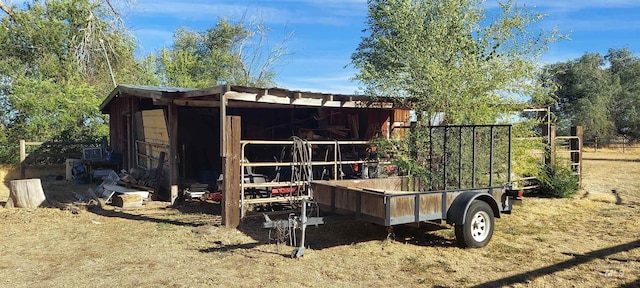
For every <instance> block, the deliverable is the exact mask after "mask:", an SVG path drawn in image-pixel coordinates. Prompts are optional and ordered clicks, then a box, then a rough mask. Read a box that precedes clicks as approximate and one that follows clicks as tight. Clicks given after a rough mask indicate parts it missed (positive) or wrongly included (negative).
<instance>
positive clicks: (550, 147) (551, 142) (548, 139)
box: [542, 125, 556, 165]
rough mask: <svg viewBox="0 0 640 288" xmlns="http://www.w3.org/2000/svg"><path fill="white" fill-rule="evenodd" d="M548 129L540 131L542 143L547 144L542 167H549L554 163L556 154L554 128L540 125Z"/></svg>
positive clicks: (553, 126)
mask: <svg viewBox="0 0 640 288" xmlns="http://www.w3.org/2000/svg"><path fill="white" fill-rule="evenodd" d="M542 127H547V128H548V129H542V138H543V139H542V141H543V142H545V143H546V144H547V147H545V151H544V165H550V164H552V163H554V162H555V160H556V159H555V154H556V153H555V152H556V126H555V125H542Z"/></svg>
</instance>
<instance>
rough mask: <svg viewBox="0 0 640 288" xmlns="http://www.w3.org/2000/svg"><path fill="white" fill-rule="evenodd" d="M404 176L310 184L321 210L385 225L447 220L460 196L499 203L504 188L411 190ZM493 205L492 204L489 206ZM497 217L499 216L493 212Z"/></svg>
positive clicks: (502, 207)
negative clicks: (482, 197) (489, 198)
mask: <svg viewBox="0 0 640 288" xmlns="http://www.w3.org/2000/svg"><path fill="white" fill-rule="evenodd" d="M408 182H409V181H408V179H407V178H406V177H397V178H382V179H362V180H338V181H314V182H312V184H311V187H312V189H313V195H314V199H315V200H316V201H317V203H318V205H319V207H320V209H321V210H322V211H325V212H330V213H333V214H339V215H350V216H353V217H354V218H355V219H356V220H362V221H367V222H371V223H375V224H379V225H384V226H392V225H400V224H407V223H416V222H421V221H430V220H440V219H447V212H448V211H449V210H450V208H451V205H452V204H453V202H454V200H455V199H456V197H458V195H460V194H462V193H474V194H483V195H484V194H488V195H491V196H492V198H493V199H496V200H497V201H500V200H502V198H503V197H502V195H503V194H504V192H505V187H504V186H498V187H484V188H474V189H457V190H446V191H410V190H408V189H407V188H408V184H409V183H408ZM497 201H493V202H494V203H489V205H490V206H492V209H494V210H498V211H500V212H502V213H508V212H509V211H510V210H511V206H510V205H509V203H508V202H507V203H498V202H497ZM492 204H495V205H492ZM498 211H494V214H495V215H496V217H500V216H499V215H500V213H495V212H498Z"/></svg>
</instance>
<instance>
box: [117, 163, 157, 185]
mask: <svg viewBox="0 0 640 288" xmlns="http://www.w3.org/2000/svg"><path fill="white" fill-rule="evenodd" d="M118 177H119V178H120V182H122V183H123V184H125V185H127V184H130V185H136V186H142V187H146V188H149V189H153V188H154V187H156V185H157V184H158V183H159V181H160V180H161V179H160V178H161V177H160V174H159V173H158V170H157V169H156V168H152V169H150V170H145V169H140V168H131V169H129V171H126V170H124V169H123V170H122V171H120V174H118Z"/></svg>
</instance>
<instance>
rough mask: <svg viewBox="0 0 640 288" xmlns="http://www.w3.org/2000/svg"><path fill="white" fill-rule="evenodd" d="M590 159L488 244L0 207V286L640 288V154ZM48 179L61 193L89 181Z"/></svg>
mask: <svg viewBox="0 0 640 288" xmlns="http://www.w3.org/2000/svg"><path fill="white" fill-rule="evenodd" d="M584 158H585V163H584V168H583V173H584V180H583V186H584V189H583V191H581V192H580V193H579V194H578V195H576V196H575V197H573V198H571V199H539V198H526V199H525V201H524V203H523V205H521V206H517V207H515V210H514V213H513V214H512V215H504V216H503V218H501V219H498V220H496V231H495V234H494V236H493V239H492V241H491V243H490V244H489V245H488V246H487V247H485V248H482V249H461V248H458V247H457V246H455V243H454V241H453V240H454V233H453V230H452V229H448V227H445V226H430V227H428V228H427V229H421V230H414V231H405V233H402V234H399V235H398V236H397V237H396V239H395V240H387V233H386V229H385V228H384V227H380V226H376V225H372V224H367V223H359V222H350V223H342V224H333V225H325V226H321V227H318V228H315V227H313V228H310V229H309V230H308V231H309V233H308V236H309V239H308V244H309V247H310V249H308V250H307V252H306V254H305V256H304V257H302V258H301V259H290V258H289V257H288V255H289V253H290V252H291V250H292V249H291V247H281V248H280V249H278V247H276V245H274V244H269V234H268V231H267V230H264V229H262V228H261V227H260V225H261V222H260V221H259V219H255V220H248V221H244V222H243V224H242V226H241V228H240V229H238V230H235V229H225V228H222V227H218V226H217V225H218V224H219V222H220V217H219V216H218V215H216V213H218V214H219V205H215V204H212V203H206V202H192V203H188V204H186V205H184V206H182V207H180V209H173V208H167V207H166V206H167V203H158V202H155V203H149V204H148V205H146V206H145V207H143V208H138V209H129V210H120V209H114V208H113V207H111V206H105V207H103V208H98V207H96V208H93V209H88V210H79V211H77V213H75V214H74V213H73V212H76V211H72V210H61V209H55V208H46V209H45V208H38V209H5V208H0V230H1V231H2V241H0V248H1V252H0V287H217V286H226V287H285V286H286V287H298V286H302V287H382V286H386V287H389V286H395V287H501V286H505V287H640V189H639V188H638V187H640V177H639V176H640V153H638V154H636V153H625V154H622V153H620V152H598V153H585V155H584ZM5 180H8V179H5ZM43 186H44V189H45V192H46V193H47V194H48V195H54V196H55V197H61V198H64V197H68V196H70V195H72V192H77V193H82V192H83V191H86V189H87V187H88V186H82V185H75V184H69V183H65V182H64V181H55V180H51V181H44V180H43ZM612 189H615V190H617V191H618V195H619V198H616V197H615V196H614V195H613V194H611V190H612ZM7 195H8V192H7V191H6V188H5V189H4V190H2V189H0V200H1V201H4V199H6V197H7ZM408 230H410V229H408Z"/></svg>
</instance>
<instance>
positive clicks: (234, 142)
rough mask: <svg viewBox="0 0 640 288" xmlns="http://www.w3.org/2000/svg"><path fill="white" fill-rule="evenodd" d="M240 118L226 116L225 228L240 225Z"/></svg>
mask: <svg viewBox="0 0 640 288" xmlns="http://www.w3.org/2000/svg"><path fill="white" fill-rule="evenodd" d="M241 119H242V118H241V117H240V116H226V118H225V129H224V130H223V133H224V134H225V139H224V140H225V141H224V144H225V145H224V146H223V147H222V148H223V150H224V152H225V153H224V154H223V155H222V156H223V161H222V165H223V167H222V169H223V170H224V177H223V180H222V182H223V187H224V188H223V191H222V194H223V196H222V223H223V224H224V226H225V227H227V228H236V227H238V225H239V224H240V193H242V191H240V181H241V179H240V169H239V167H240V153H241V151H240V149H241V147H240V138H241V135H242V133H241V130H240V129H241V127H242V126H241Z"/></svg>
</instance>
